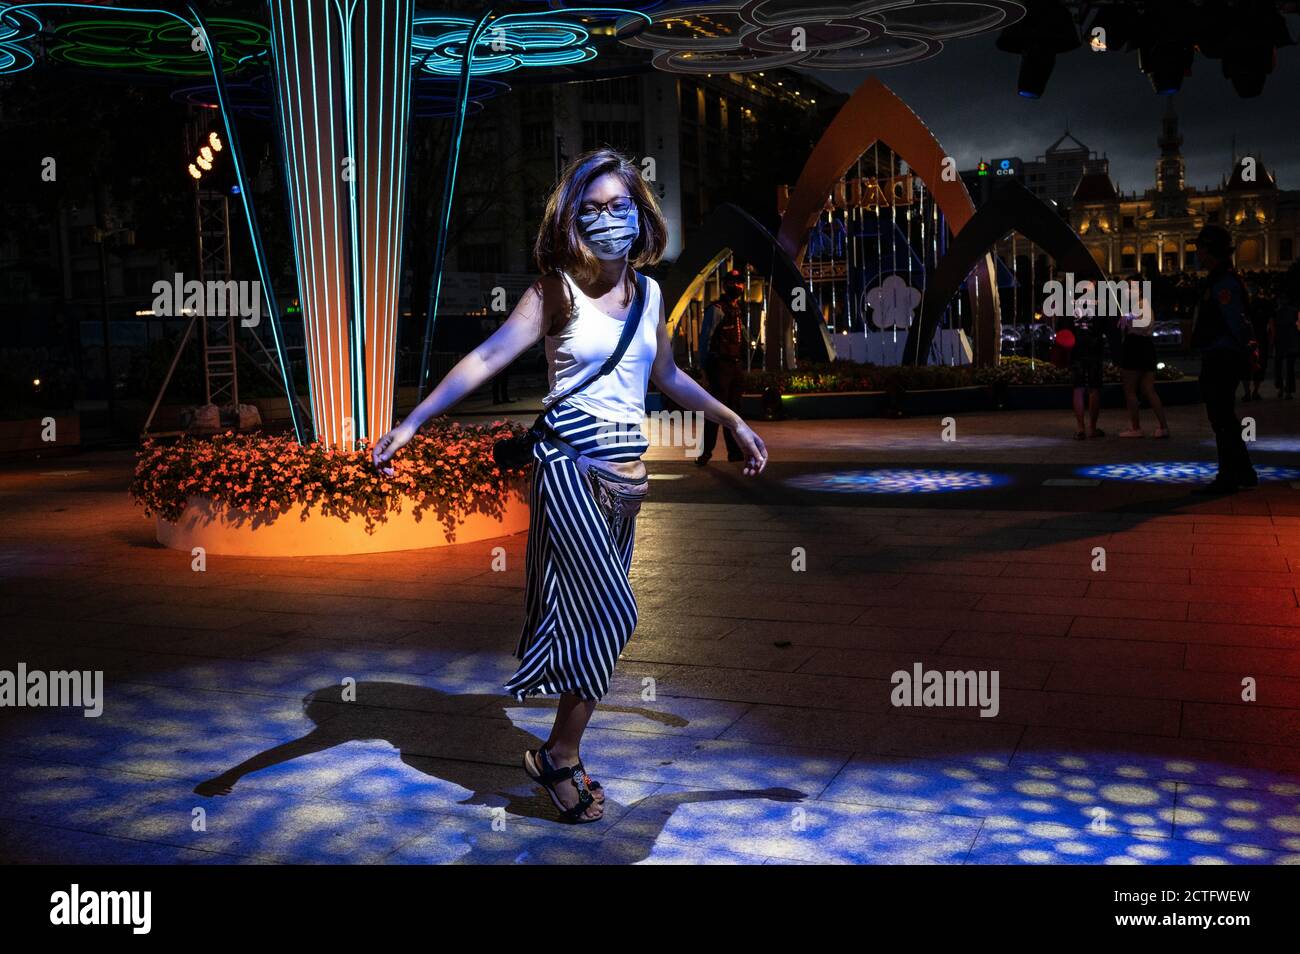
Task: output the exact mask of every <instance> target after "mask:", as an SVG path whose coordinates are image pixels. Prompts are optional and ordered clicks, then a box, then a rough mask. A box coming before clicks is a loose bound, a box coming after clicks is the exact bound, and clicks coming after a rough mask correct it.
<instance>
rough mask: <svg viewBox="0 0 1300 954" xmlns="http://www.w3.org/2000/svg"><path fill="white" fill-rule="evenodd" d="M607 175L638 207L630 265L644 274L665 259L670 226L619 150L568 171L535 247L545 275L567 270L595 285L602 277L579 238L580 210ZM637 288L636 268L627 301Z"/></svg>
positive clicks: (580, 161)
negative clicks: (615, 179) (594, 184)
mask: <svg viewBox="0 0 1300 954" xmlns="http://www.w3.org/2000/svg"><path fill="white" fill-rule="evenodd" d="M607 173H613V174H614V175H616V176H618V178H619V179H620V180H622V182H623V185H624V186H626V187H627V194H628V195H630V196H631V197H632V201H633V202H635V203H636V207H637V216H638V219H639V221H640V225H641V233H640V234H639V235H638V236H637V237H636V241H634V242H633V243H632V247H631V248H630V249H629V250H628V253H627V259H628V264H630V265H631V266H632V268H644V267H645V266H647V265H654V264H655V263H657V262H658V261H659V260H660V259H661V258H663V254H664V249H665V248H666V247H667V246H668V225H667V223H666V222H665V221H664V216H663V212H661V211H660V209H659V200H658V199H656V198H655V194H654V192H653V191H651V189H650V187H649V186H648V185H646V182H645V180H644V179H643V178H641V171H640V170H639V169H638V168H637V166H636V164H635V163H633V162H632V160H630V159H628V158H627V157H626V156H624V155H622V154H621V153H619V152H616V151H614V150H613V149H593V150H591V151H590V152H584V153H583V154H582V155H580V156H579V157H578V158H576V159H574V160H573V161H572V162H570V163H569V164H568V166H567V167H565V169H564V172H563V173H562V174H561V175H560V181H559V182H557V183H556V184H555V188H554V189H552V190H551V196H550V198H549V199H547V200H546V212H545V214H543V216H542V224H541V227H540V228H539V229H538V230H537V241H536V242H535V243H533V257H534V258H535V259H536V260H537V267H538V268H539V269H540V270H541V271H542V273H543V274H544V275H549V274H552V273H554V272H555V271H557V270H561V269H562V270H564V271H566V272H568V273H569V274H570V275H572V276H573V277H574V278H576V279H578V280H579V281H581V282H590V281H592V280H594V279H595V278H596V276H597V275H599V274H600V259H598V258H597V257H596V256H595V255H593V254H591V251H590V249H588V248H587V246H586V245H584V244H583V241H582V236H581V235H580V234H579V232H578V207H579V206H580V205H581V203H582V195H583V193H584V192H586V191H587V187H588V186H589V185H591V183H592V182H593V181H594V180H596V179H599V178H600V177H601V176H603V175H605V174H607ZM633 287H634V286H633V277H632V269H631V268H630V269H628V272H627V276H626V285H625V288H624V296H623V297H624V301H630V300H631V298H632V289H633Z"/></svg>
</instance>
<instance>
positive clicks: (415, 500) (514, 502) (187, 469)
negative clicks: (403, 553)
mask: <svg viewBox="0 0 1300 954" xmlns="http://www.w3.org/2000/svg"><path fill="white" fill-rule="evenodd" d="M521 431H522V428H521V427H520V426H519V425H517V424H511V423H508V422H496V423H493V424H490V425H463V424H456V423H453V422H450V421H435V422H433V423H431V424H429V425H428V426H427V427H425V428H424V429H423V430H422V431H421V432H420V433H419V434H417V435H416V436H415V438H414V439H413V440H412V441H411V443H409V444H408V445H406V447H404V448H403V449H402V450H401V451H400V452H399V453H398V454H397V456H396V458H395V459H394V460H393V462H392V467H393V471H394V472H393V474H392V475H391V476H388V475H385V474H382V473H380V472H379V471H378V470H376V469H375V467H374V466H372V465H371V463H370V450H369V448H368V447H366V446H364V445H362V446H359V447H358V449H357V450H354V451H347V450H339V449H328V448H326V447H324V446H323V445H321V444H307V445H303V444H299V443H297V442H296V441H294V440H293V438H292V437H289V436H268V435H263V434H258V433H244V434H240V433H234V432H228V433H225V434H218V435H216V436H215V437H210V438H204V439H197V438H183V439H181V440H180V441H178V442H176V443H173V444H162V443H160V442H157V441H153V440H150V441H146V442H145V444H144V445H143V446H142V447H141V449H140V453H139V457H138V459H137V461H136V469H135V479H134V480H133V481H132V484H131V496H132V497H133V498H134V499H135V500H136V502H137V503H139V504H141V505H143V507H144V509H145V514H146V515H147V516H152V517H154V519H155V523H156V534H157V539H158V542H159V543H161V544H163V545H164V546H167V547H171V548H173V549H178V550H192V549H193V548H194V547H202V548H203V549H204V551H205V552H206V553H209V554H227V555H234V556H326V555H338V554H351V553H378V552H383V551H389V550H411V549H422V548H425V547H439V546H446V545H448V544H452V543H472V542H474V541H476V540H487V539H491V538H493V537H501V536H506V535H508V534H512V533H519V532H522V531H524V530H526V529H527V528H528V496H527V487H526V484H525V477H526V475H527V470H510V471H505V472H503V471H502V470H501V469H500V468H498V467H497V465H496V464H495V463H494V462H493V460H492V445H493V444H494V443H495V442H496V441H497V440H499V439H501V438H503V437H509V436H512V435H514V434H518V433H520V432H521Z"/></svg>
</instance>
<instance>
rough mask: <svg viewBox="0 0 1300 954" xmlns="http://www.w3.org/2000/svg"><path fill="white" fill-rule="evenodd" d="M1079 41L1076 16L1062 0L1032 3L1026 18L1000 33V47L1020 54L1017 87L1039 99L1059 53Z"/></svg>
mask: <svg viewBox="0 0 1300 954" xmlns="http://www.w3.org/2000/svg"><path fill="white" fill-rule="evenodd" d="M1079 45H1080V41H1079V30H1078V28H1077V27H1076V26H1075V23H1074V16H1073V15H1072V14H1071V13H1070V11H1069V10H1068V9H1067V8H1066V7H1065V5H1064V4H1062V3H1060V2H1059V0H1042V2H1039V3H1035V4H1033V5H1032V6H1030V7H1029V10H1028V12H1027V13H1026V14H1025V17H1024V19H1023V20H1020V21H1018V22H1016V23H1013V24H1012V25H1011V26H1009V27H1007V28H1006V29H1005V30H1003V31H1002V32H1001V33H1000V34H998V39H997V48H998V49H999V50H1002V51H1003V52H1006V53H1018V54H1020V73H1019V75H1018V76H1017V78H1016V91H1017V92H1018V93H1020V95H1021V96H1023V97H1025V98H1026V99H1038V98H1039V97H1040V96H1042V95H1043V91H1044V90H1045V89H1046V88H1047V81H1048V79H1050V78H1051V75H1052V69H1053V68H1054V67H1055V66H1056V57H1057V55H1058V54H1061V53H1068V52H1069V51H1070V50H1073V49H1075V48H1076V47H1078V46H1079Z"/></svg>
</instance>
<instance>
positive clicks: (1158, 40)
mask: <svg viewBox="0 0 1300 954" xmlns="http://www.w3.org/2000/svg"><path fill="white" fill-rule="evenodd" d="M1205 15H1206V14H1204V13H1202V12H1201V8H1198V7H1192V6H1191V5H1189V4H1181V3H1175V2H1174V0H1152V2H1150V3H1148V4H1147V5H1146V7H1145V8H1144V11H1143V14H1142V18H1141V20H1140V21H1139V23H1138V27H1137V35H1136V36H1135V37H1134V40H1133V44H1134V45H1135V46H1136V47H1137V48H1138V69H1140V70H1141V71H1142V72H1143V73H1145V74H1146V75H1147V79H1148V80H1150V81H1151V88H1152V89H1153V90H1155V91H1156V92H1157V93H1159V94H1160V95H1161V96H1170V95H1172V94H1174V93H1176V92H1178V91H1179V90H1180V89H1182V88H1183V77H1185V76H1186V75H1187V74H1188V73H1189V72H1191V69H1192V62H1193V60H1194V59H1195V58H1196V45H1195V42H1194V38H1195V37H1199V36H1202V35H1203V34H1204V32H1205V31H1204V23H1203V18H1204V17H1205Z"/></svg>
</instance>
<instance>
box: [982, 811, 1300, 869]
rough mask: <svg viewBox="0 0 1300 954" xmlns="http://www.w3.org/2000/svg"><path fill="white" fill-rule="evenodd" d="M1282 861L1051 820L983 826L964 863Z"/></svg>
mask: <svg viewBox="0 0 1300 954" xmlns="http://www.w3.org/2000/svg"><path fill="white" fill-rule="evenodd" d="M1007 821H1009V822H1011V821H1012V820H1011V819H1008V820H1007ZM1286 860H1287V859H1286V858H1285V857H1283V856H1279V855H1278V854H1277V853H1275V852H1270V851H1265V850H1263V849H1260V848H1256V847H1253V846H1250V845H1225V846H1219V845H1214V846H1208V845H1198V844H1196V843H1195V842H1191V841H1183V840H1181V839H1177V838H1159V837H1154V836H1150V835H1141V834H1131V833H1127V832H1122V831H1120V830H1117V829H1111V830H1110V831H1107V832H1097V831H1093V830H1092V829H1091V828H1089V827H1078V826H1070V825H1060V824H1055V823H1052V822H1031V823H1029V824H1019V823H1012V824H1008V825H1006V826H1005V827H997V826H994V825H991V824H990V825H986V827H985V828H984V829H983V830H981V831H980V833H979V837H978V838H976V840H975V846H974V848H972V849H971V852H970V855H969V856H968V857H967V863H968V864H975V865H1017V864H1033V865H1051V864H1056V865H1082V864H1106V865H1152V864H1163V865H1195V864H1238V865H1240V864H1279V863H1282V862H1284V861H1286Z"/></svg>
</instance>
